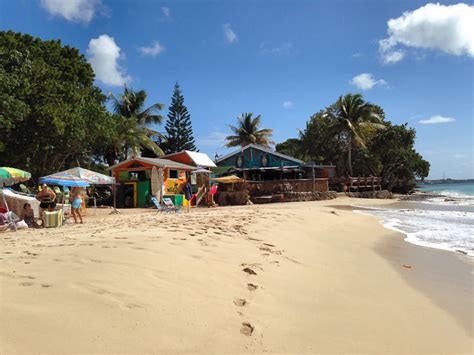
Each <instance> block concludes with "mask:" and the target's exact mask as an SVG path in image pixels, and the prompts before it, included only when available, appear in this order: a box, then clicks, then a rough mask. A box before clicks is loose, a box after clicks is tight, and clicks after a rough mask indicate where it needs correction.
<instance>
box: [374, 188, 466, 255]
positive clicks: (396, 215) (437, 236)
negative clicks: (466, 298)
mask: <svg viewBox="0 0 474 355" xmlns="http://www.w3.org/2000/svg"><path fill="white" fill-rule="evenodd" d="M419 190H420V191H424V192H427V193H430V195H429V196H428V197H427V198H425V199H422V200H416V201H415V200H414V201H402V202H398V203H395V204H393V205H391V206H388V207H385V208H380V207H374V208H373V209H372V210H370V211H368V213H369V214H371V215H375V216H379V217H382V223H383V224H384V226H385V227H387V228H390V229H393V230H396V231H399V232H402V233H404V234H405V235H406V238H405V240H406V241H407V242H410V243H413V244H416V245H421V246H424V247H430V248H437V249H444V250H450V251H453V252H457V253H461V254H466V255H468V256H470V257H474V184H473V183H464V184H437V185H428V184H425V185H422V186H420V187H419Z"/></svg>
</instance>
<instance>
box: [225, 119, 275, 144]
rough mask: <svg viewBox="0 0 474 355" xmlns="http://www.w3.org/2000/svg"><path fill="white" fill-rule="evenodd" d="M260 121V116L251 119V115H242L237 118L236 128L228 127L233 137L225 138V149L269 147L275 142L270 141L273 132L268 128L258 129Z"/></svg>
mask: <svg viewBox="0 0 474 355" xmlns="http://www.w3.org/2000/svg"><path fill="white" fill-rule="evenodd" d="M260 120H261V117H260V115H258V116H256V117H255V118H253V117H252V113H243V114H242V115H241V116H240V117H237V121H238V123H239V124H238V126H237V127H236V126H232V125H229V127H230V129H231V130H232V132H233V133H234V135H232V136H227V137H226V138H225V139H226V141H227V144H226V147H237V146H242V147H243V146H246V145H248V144H259V145H263V146H264V147H269V146H270V145H271V144H274V143H275V142H273V141H272V140H270V137H271V136H272V133H273V130H271V129H268V128H263V129H259V127H260Z"/></svg>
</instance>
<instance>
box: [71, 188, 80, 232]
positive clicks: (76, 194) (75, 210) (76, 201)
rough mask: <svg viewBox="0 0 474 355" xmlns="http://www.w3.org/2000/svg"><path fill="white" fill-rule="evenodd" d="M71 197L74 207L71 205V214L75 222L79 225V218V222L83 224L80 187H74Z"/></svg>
mask: <svg viewBox="0 0 474 355" xmlns="http://www.w3.org/2000/svg"><path fill="white" fill-rule="evenodd" d="M71 197H72V205H71V213H72V216H73V217H74V222H75V223H77V217H79V220H80V221H81V224H82V223H83V222H82V214H81V208H82V189H81V188H80V187H74V188H73V189H72V191H71Z"/></svg>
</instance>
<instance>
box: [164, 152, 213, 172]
mask: <svg viewBox="0 0 474 355" xmlns="http://www.w3.org/2000/svg"><path fill="white" fill-rule="evenodd" d="M179 154H187V155H188V156H189V157H190V158H191V160H192V161H193V162H194V164H196V166H202V167H203V168H215V167H216V164H214V162H213V161H212V160H211V158H209V156H208V155H207V154H205V153H199V152H193V151H190V150H183V151H181V152H177V153H172V154H167V155H164V156H162V158H165V159H166V158H169V157H172V156H175V155H179Z"/></svg>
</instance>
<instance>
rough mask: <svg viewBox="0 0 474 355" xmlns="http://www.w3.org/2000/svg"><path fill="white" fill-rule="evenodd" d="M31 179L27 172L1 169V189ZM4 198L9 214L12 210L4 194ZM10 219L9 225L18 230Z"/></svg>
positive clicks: (10, 218)
mask: <svg viewBox="0 0 474 355" xmlns="http://www.w3.org/2000/svg"><path fill="white" fill-rule="evenodd" d="M29 179H31V174H30V173H29V172H27V171H24V170H20V169H15V168H9V167H6V166H2V167H1V168H0V187H3V186H10V185H13V184H17V183H19V182H23V181H26V180H29ZM2 197H3V204H4V206H5V207H6V209H7V212H9V211H10V209H9V208H8V203H7V201H6V200H5V194H2ZM9 216H11V214H9ZM8 219H9V223H11V224H12V225H13V227H14V229H15V230H16V223H15V221H14V220H13V218H12V217H9V218H8Z"/></svg>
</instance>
